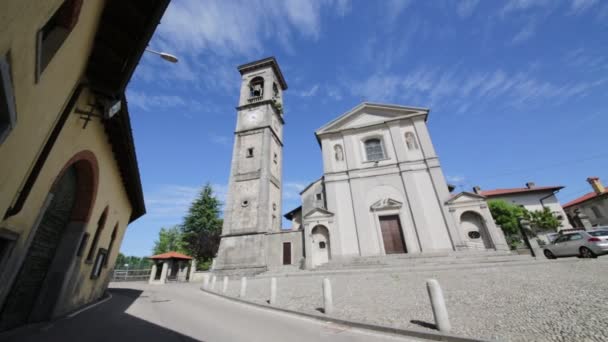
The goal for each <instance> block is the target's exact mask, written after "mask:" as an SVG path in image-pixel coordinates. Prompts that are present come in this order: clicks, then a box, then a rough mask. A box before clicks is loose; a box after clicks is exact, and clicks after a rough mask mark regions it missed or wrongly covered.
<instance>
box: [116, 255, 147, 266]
mask: <svg viewBox="0 0 608 342" xmlns="http://www.w3.org/2000/svg"><path fill="white" fill-rule="evenodd" d="M125 265H129V266H128V268H129V269H148V268H150V267H152V261H151V260H150V259H147V258H142V257H138V256H126V255H124V254H122V253H118V256H117V257H116V265H115V266H114V269H117V270H122V269H126V268H127V266H125Z"/></svg>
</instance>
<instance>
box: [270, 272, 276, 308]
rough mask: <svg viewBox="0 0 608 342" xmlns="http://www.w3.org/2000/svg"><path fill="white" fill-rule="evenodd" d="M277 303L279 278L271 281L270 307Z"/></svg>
mask: <svg viewBox="0 0 608 342" xmlns="http://www.w3.org/2000/svg"><path fill="white" fill-rule="evenodd" d="M276 303H277V278H274V277H272V278H271V279H270V305H275V304H276Z"/></svg>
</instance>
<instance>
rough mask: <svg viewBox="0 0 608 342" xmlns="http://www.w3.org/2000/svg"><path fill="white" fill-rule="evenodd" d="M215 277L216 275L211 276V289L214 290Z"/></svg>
mask: <svg viewBox="0 0 608 342" xmlns="http://www.w3.org/2000/svg"><path fill="white" fill-rule="evenodd" d="M215 278H216V276H213V277H211V291H213V290H215Z"/></svg>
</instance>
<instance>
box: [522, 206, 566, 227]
mask: <svg viewBox="0 0 608 342" xmlns="http://www.w3.org/2000/svg"><path fill="white" fill-rule="evenodd" d="M526 219H527V220H529V221H530V226H531V227H532V229H533V230H534V232H535V233H539V232H544V231H555V230H557V228H558V227H559V225H560V222H559V220H558V219H557V218H556V217H555V215H553V213H552V212H551V210H550V209H549V208H547V207H544V208H543V210H535V211H529V212H528V213H527V217H526Z"/></svg>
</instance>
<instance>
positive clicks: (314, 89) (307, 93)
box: [298, 84, 319, 97]
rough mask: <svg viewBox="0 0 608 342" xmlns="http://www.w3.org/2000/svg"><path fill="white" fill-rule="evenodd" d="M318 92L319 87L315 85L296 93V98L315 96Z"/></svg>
mask: <svg viewBox="0 0 608 342" xmlns="http://www.w3.org/2000/svg"><path fill="white" fill-rule="evenodd" d="M318 90H319V85H318V84H315V85H313V86H312V87H311V88H310V89H308V90H305V91H302V92H300V93H298V96H301V97H311V96H315V95H316V94H317V91H318Z"/></svg>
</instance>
